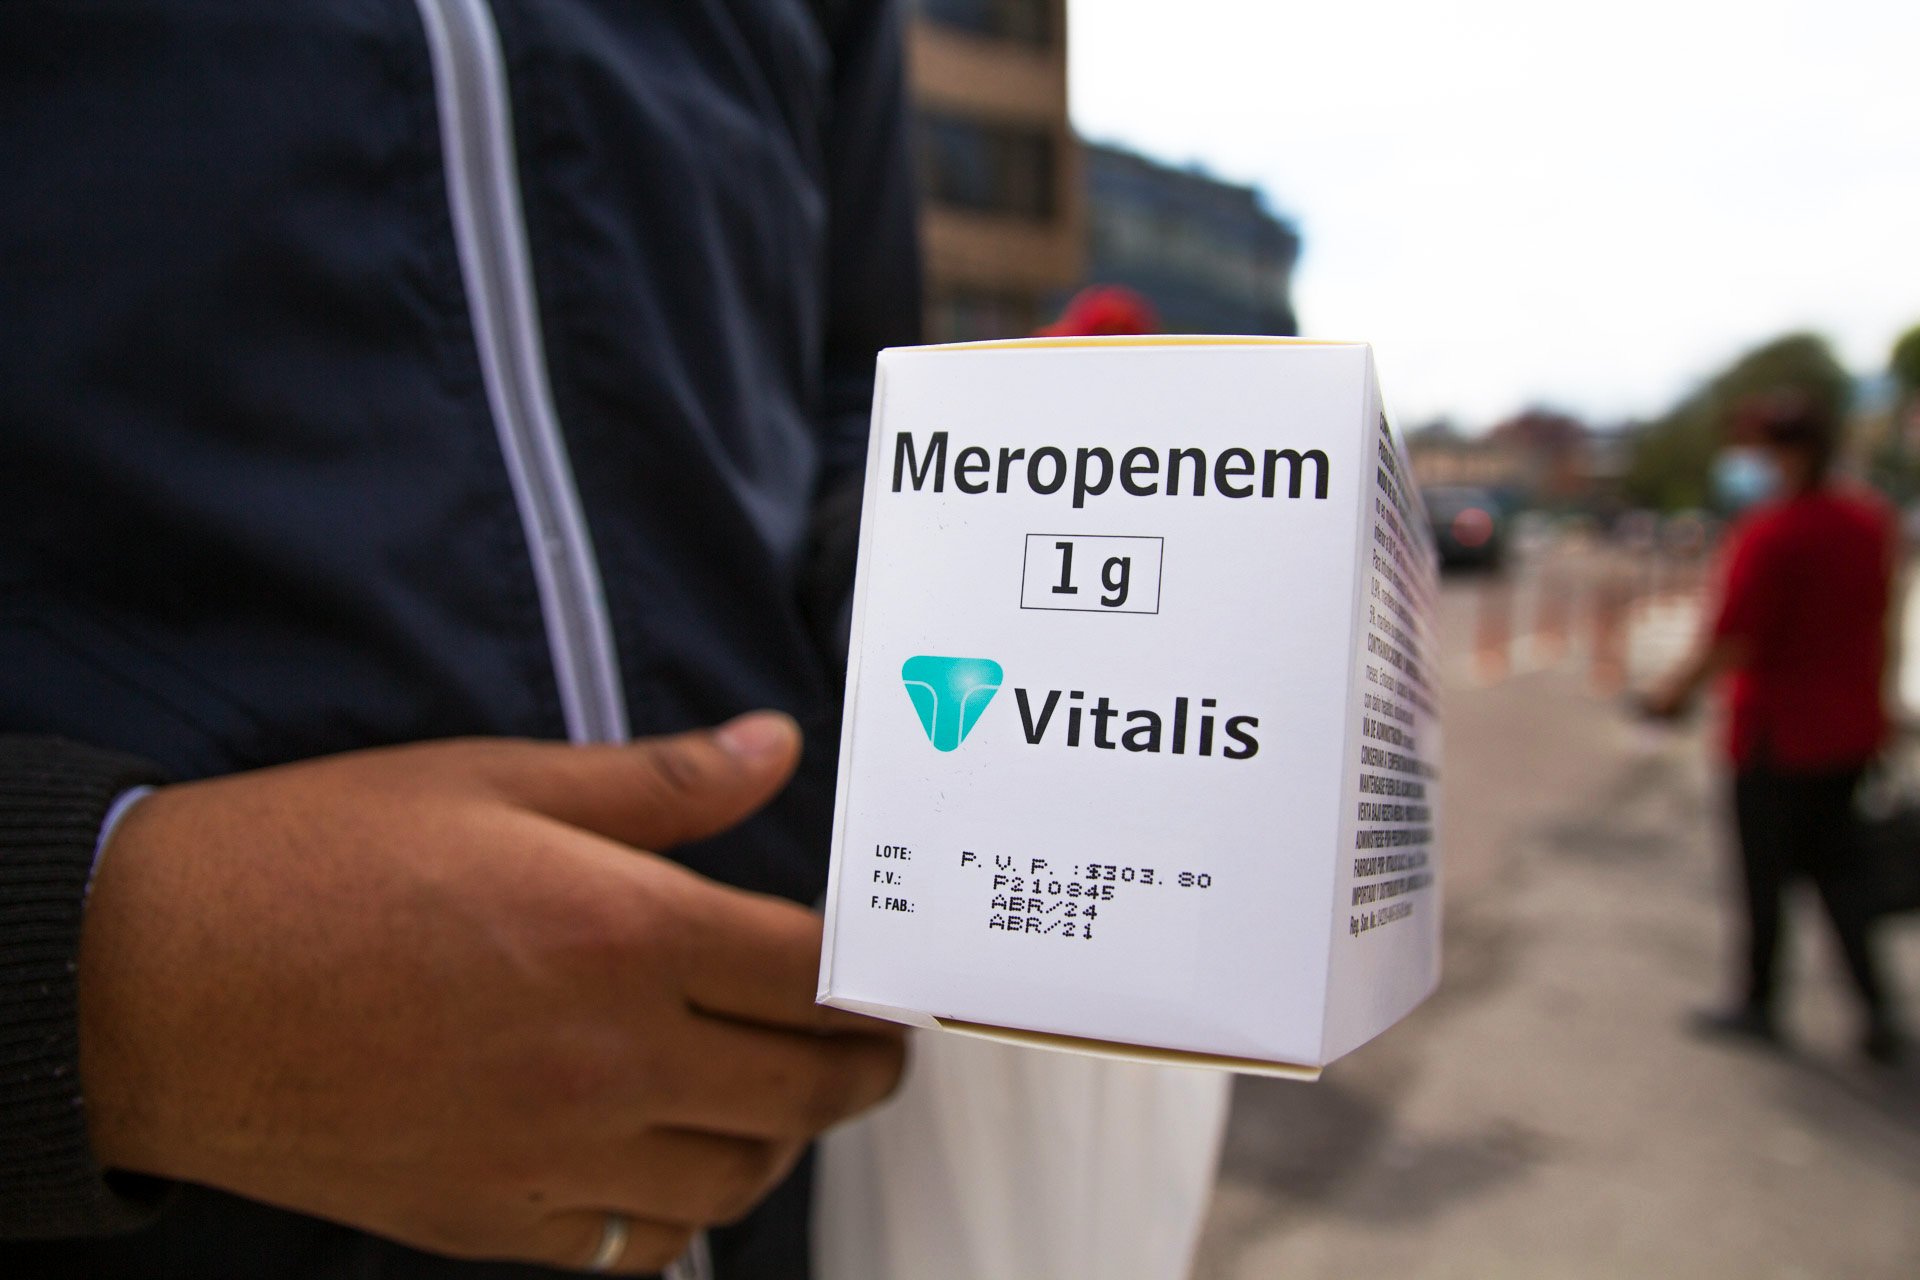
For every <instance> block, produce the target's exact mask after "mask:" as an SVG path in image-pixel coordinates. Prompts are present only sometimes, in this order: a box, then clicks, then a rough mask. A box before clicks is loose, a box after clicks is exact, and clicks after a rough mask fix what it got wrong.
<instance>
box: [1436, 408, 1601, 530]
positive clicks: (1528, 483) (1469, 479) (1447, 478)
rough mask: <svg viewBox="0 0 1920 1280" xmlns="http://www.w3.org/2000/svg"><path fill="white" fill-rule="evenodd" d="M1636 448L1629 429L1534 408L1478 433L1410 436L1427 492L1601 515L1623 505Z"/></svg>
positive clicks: (1443, 428)
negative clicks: (1441, 490) (1490, 495)
mask: <svg viewBox="0 0 1920 1280" xmlns="http://www.w3.org/2000/svg"><path fill="white" fill-rule="evenodd" d="M1630 444H1631V441H1630V439H1629V437H1628V436H1627V434H1626V433H1624V432H1621V431H1597V430H1595V429H1594V428H1592V427H1590V426H1588V425H1587V424H1585V423H1583V422H1581V421H1580V420H1579V419H1577V418H1573V417H1569V416H1568V415H1566V414H1563V413H1555V412H1553V411H1551V410H1546V409H1529V410H1527V411H1525V412H1523V413H1519V414H1516V415H1515V416H1513V417H1511V418H1508V419H1507V420H1506V421H1504V422H1500V423H1497V424H1495V425H1494V426H1493V427H1492V428H1491V429H1489V430H1488V431H1486V432H1485V433H1484V434H1479V435H1463V434H1461V433H1460V432H1458V431H1456V430H1454V429H1453V428H1452V427H1451V426H1450V425H1449V424H1446V423H1431V424H1428V425H1426V426H1423V427H1418V428H1416V429H1414V430H1412V431H1410V432H1408V433H1407V456H1408V462H1409V464H1410V465H1411V467H1412V470H1413V477H1414V480H1415V482H1416V483H1417V484H1419V485H1420V486H1421V487H1422V488H1432V487H1436V486H1446V485H1472V486H1476V487H1479V488H1486V489H1492V490H1495V491H1496V492H1498V493H1500V494H1501V495H1502V496H1503V497H1505V498H1506V499H1507V500H1508V501H1509V502H1512V503H1515V504H1517V505H1522V506H1528V507H1543V508H1547V509H1557V510H1585V511H1589V512H1593V513H1596V514H1598V513H1604V512H1606V511H1608V510H1611V509H1612V508H1614V507H1616V506H1618V505H1619V503H1620V496H1619V490H1620V483H1621V479H1622V477H1623V476H1624V474H1625V471H1626V464H1627V457H1628V452H1629V447H1630Z"/></svg>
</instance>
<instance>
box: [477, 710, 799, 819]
mask: <svg viewBox="0 0 1920 1280" xmlns="http://www.w3.org/2000/svg"><path fill="white" fill-rule="evenodd" d="M799 761H800V726H799V725H797V724H795V723H794V722H793V718H792V717H791V716H788V715H785V714H783V713H781V712H778V711H753V712H749V713H747V714H746V715H743V716H737V717H735V718H734V719H732V720H729V721H727V722H726V723H725V724H723V725H721V726H719V727H718V728H715V729H695V730H693V731H691V732H689V733H677V734H673V735H671V736H668V737H660V738H641V739H639V740H637V741H635V742H631V743H627V744H625V745H622V746H578V747H542V748H539V749H538V750H537V752H535V753H529V755H528V757H527V758H526V760H525V763H524V765H519V766H518V767H515V768H512V769H510V770H508V771H507V772H505V773H503V774H501V775H496V780H497V782H498V783H499V785H500V786H501V789H502V790H503V791H504V792H505V793H506V794H507V796H508V798H510V799H512V800H514V801H515V802H517V803H519V804H520V805H522V806H523V807H525V808H527V809H531V810H533V811H534V812H536V813H541V814H545V815H546V816H548V817H550V818H556V819H558V820H559V821H561V822H565V823H567V824H568V825H570V826H575V827H580V828H583V829H584V830H587V831H592V832H595V833H597V834H599V835H603V836H608V837H610V838H612V839H614V840H618V841H620V842H621V843H623V844H629V845H633V846H635V847H637V848H642V849H670V848H672V847H673V846H674V845H677V844H685V843H686V842H688V841H690V840H700V839H704V838H705V837H707V836H710V835H714V834H716V833H718V832H721V831H725V830H726V829H727V828H728V827H731V826H733V825H734V824H735V823H737V822H740V821H741V820H742V819H744V818H746V817H747V816H748V815H749V814H751V813H753V812H754V811H755V810H757V809H759V808H760V806H761V805H764V804H765V803H766V802H767V801H769V800H771V799H773V797H774V796H775V795H777V794H778V793H779V791H780V789H781V788H782V787H784V786H785V785H786V783H787V779H788V778H790V777H792V776H793V770H794V766H795V765H797V764H798V763H799ZM516 763H518V762H516Z"/></svg>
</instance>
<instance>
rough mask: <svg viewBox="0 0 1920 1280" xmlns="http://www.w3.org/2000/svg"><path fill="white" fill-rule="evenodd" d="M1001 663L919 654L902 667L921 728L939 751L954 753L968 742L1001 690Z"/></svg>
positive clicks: (989, 659) (988, 660) (901, 675)
mask: <svg viewBox="0 0 1920 1280" xmlns="http://www.w3.org/2000/svg"><path fill="white" fill-rule="evenodd" d="M1000 676H1001V671H1000V664H999V663H997V662H995V661H993V660H992V659H991V658H936V657H933V656H931V655H929V654H924V653H923V654H919V655H917V656H915V657H912V658H908V659H907V660H906V662H905V663H904V664H903V665H902V666H901V668H900V682H901V683H902V684H904V685H906V686H907V696H908V697H909V698H912V699H913V709H914V710H915V711H917V712H918V713H919V714H920V727H921V728H922V729H925V730H926V731H927V741H928V742H931V743H932V744H933V745H934V748H935V750H938V751H952V750H953V749H954V748H956V747H958V746H959V745H960V744H961V743H963V742H965V741H966V740H967V735H968V734H969V733H972V732H973V726H974V725H975V724H976V723H977V722H978V721H979V719H980V713H981V712H983V711H985V710H986V709H987V704H988V703H989V702H992V701H993V695H994V694H996V693H998V692H999V691H1000Z"/></svg>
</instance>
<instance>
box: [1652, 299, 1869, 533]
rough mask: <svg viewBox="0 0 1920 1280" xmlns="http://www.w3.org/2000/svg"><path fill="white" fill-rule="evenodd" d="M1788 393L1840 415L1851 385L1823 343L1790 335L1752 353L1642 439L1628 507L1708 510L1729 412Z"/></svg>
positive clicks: (1807, 336)
mask: <svg viewBox="0 0 1920 1280" xmlns="http://www.w3.org/2000/svg"><path fill="white" fill-rule="evenodd" d="M1782 387H1792V388H1794V389H1796V390H1799V391H1803V392H1805V393H1806V394H1807V395H1809V396H1811V397H1812V398H1813V400H1814V402H1815V403H1816V404H1819V405H1821V406H1823V407H1825V408H1827V409H1829V410H1830V411H1832V412H1833V413H1835V414H1837V415H1838V414H1844V413H1845V412H1846V409H1847V402H1848V400H1849V399H1850V398H1851V396H1852V390H1853V384H1852V380H1851V379H1850V378H1849V377H1848V376H1847V371H1846V370H1845V369H1843V368H1841V367H1840V362H1839V361H1838V360H1835V359H1834V358H1833V351H1832V350H1831V349H1830V348H1829V347H1828V346H1827V343H1826V339H1824V338H1822V337H1820V336H1819V335H1817V334H1811V333H1793V334H1788V335H1786V336H1785V337H1781V338H1775V339H1774V340H1773V341H1771V342H1768V343H1766V344H1764V345H1762V346H1759V347H1756V348H1754V349H1753V350H1751V351H1749V352H1747V353H1746V354H1745V355H1743V356H1741V357H1740V358H1739V359H1738V360H1735V361H1734V362H1733V363H1732V364H1730V365H1728V366H1727V367H1726V368H1725V369H1723V370H1721V371H1720V372H1719V373H1718V374H1716V375H1714V376H1713V377H1712V378H1711V379H1709V380H1708V381H1707V382H1706V383H1705V384H1704V385H1702V386H1701V387H1700V388H1699V389H1698V390H1696V391H1694V392H1693V393H1692V394H1690V395H1688V396H1687V397H1686V398H1685V399H1683V400H1681V401H1680V403H1679V404H1677V405H1675V406H1674V407H1673V408H1672V409H1670V410H1668V412H1667V414H1666V416H1665V417H1663V418H1660V419H1658V420H1656V421H1654V422H1652V423H1650V424H1648V425H1647V427H1646V428H1645V429H1644V430H1643V431H1642V432H1641V434H1640V438H1639V440H1638V442H1637V443H1636V444H1635V446H1634V450H1633V457H1632V460H1631V462H1630V463H1629V464H1628V467H1627V476H1626V481H1625V489H1626V492H1627V496H1628V498H1629V500H1631V501H1632V502H1634V503H1636V504H1638V505H1640V506H1646V507H1652V508H1654V509H1656V510H1660V511H1679V510H1684V509H1686V508H1689V507H1705V506H1708V505H1710V504H1711V501H1712V497H1713V495H1712V492H1711V490H1710V486H1709V472H1710V471H1711V469H1712V466H1713V455H1714V453H1715V451H1716V450H1718V449H1719V447H1720V445H1721V442H1722V437H1723V434H1724V432H1725V430H1726V424H1727V420H1728V416H1729V415H1730V413H1731V412H1732V409H1733V406H1734V405H1736V404H1738V403H1739V402H1740V401H1741V400H1743V399H1745V398H1746V397H1747V396H1750V395H1753V394H1756V393H1758V392H1762V391H1770V390H1774V389H1777V388H1782Z"/></svg>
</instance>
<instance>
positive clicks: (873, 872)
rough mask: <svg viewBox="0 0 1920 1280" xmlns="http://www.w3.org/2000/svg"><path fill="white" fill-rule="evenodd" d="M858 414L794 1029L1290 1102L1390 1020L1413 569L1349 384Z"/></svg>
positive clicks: (1259, 364)
mask: <svg viewBox="0 0 1920 1280" xmlns="http://www.w3.org/2000/svg"><path fill="white" fill-rule="evenodd" d="M876 399H877V404H876V413H875V432H874V437H873V444H872V448H871V452H870V455H869V465H868V488H867V494H866V500H865V505H864V510H863V527H862V546H861V562H860V571H859V584H858V588H857V590H856V600H855V635H854V654H853V658H852V660H851V662H850V665H849V672H848V683H849V687H848V702H847V716H846V724H845V733H844V737H843V745H842V758H841V768H840V784H839V795H838V803H837V807H836V815H835V837H834V839H835V843H834V851H833V869H832V875H831V883H830V887H829V893H828V900H827V911H828V934H827V947H826V954H825V955H824V957H823V962H822V989H821V990H822V998H823V999H826V1000H828V1001H829V1002H832V1003H839V1004H843V1005H846V1006H847V1007H856V1008H863V1009H867V1010H868V1011H872V1012H879V1013H881V1014H882V1015H884V1016H897V1017H901V1018H902V1019H905V1020H917V1021H926V1020H927V1019H940V1020H946V1021H954V1022H961V1023H969V1024H980V1025H984V1026H986V1027H1002V1028H1009V1029H1013V1030H1017V1031H1026V1032H1036V1033H1042V1034H1047V1035H1056V1036H1069V1037H1077V1038H1081V1039H1084V1040H1089V1041H1107V1042H1116V1043H1119V1044H1124V1045H1140V1046H1156V1047H1160V1048H1165V1049H1169V1050H1174V1051H1178V1052H1183V1053H1189V1054H1196V1055H1217V1056H1224V1057H1233V1058H1245V1059H1259V1060H1264V1061H1281V1062H1289V1063H1300V1064H1313V1065H1317V1064H1318V1063H1320V1062H1322V1061H1324V1060H1325V1056H1326V1055H1327V1053H1328V1050H1329V1047H1330V1046H1331V1045H1333V1044H1334V1043H1335V1042H1336V1041H1338V1042H1342V1043H1344V1042H1346V1041H1352V1042H1353V1043H1358V1042H1359V1040H1361V1039H1364V1038H1366V1037H1367V1036H1370V1035H1372V1034H1374V1033H1376V1032H1377V1031H1378V1030H1379V1029H1380V1027H1382V1026H1384V1025H1386V1024H1387V1023H1389V1022H1391V1021H1392V1020H1393V1019H1394V1018H1397V1017H1398V1016H1400V1015H1401V1014H1403V1013H1404V1012H1405V1011H1406V1009H1408V1008H1411V1007H1412V1005H1413V1004H1414V1003H1417V1001H1418V1000H1419V998H1420V997H1421V996H1423V995H1424V994H1425V992H1426V991H1427V990H1428V989H1430V987H1431V985H1432V980H1433V976H1434V973H1435V959H1436V956H1437V940H1438V920H1437V911H1436V907H1437V902H1436V901H1435V891H1434V888H1433V885H1434V881H1433V874H1434V869H1435V867H1436V865H1437V864H1436V863H1435V861H1434V859H1433V845H1432V823H1431V809H1432V805H1433V803H1434V796H1433V794H1432V790H1431V789H1432V787H1433V786H1434V785H1435V779H1434V777H1433V772H1434V771H1433V770H1432V769H1431V766H1430V764H1429V763H1428V761H1429V758H1430V754H1431V751H1432V749H1434V748H1435V747H1437V738H1436V737H1435V736H1434V734H1435V733H1436V732H1437V726H1435V725H1433V723H1432V701H1431V698H1430V696H1429V695H1428V693H1427V692H1426V689H1425V672H1424V663H1425V662H1426V661H1427V657H1426V653H1427V649H1428V647H1429V634H1430V623H1429V614H1430V608H1431V574H1432V565H1431V553H1430V547H1429V545H1428V544H1427V542H1426V534H1425V528H1424V522H1423V520H1422V518H1421V517H1419V516H1418V514H1417V501H1418V500H1417V497H1412V496H1410V495H1409V494H1408V493H1407V492H1405V480H1404V468H1403V467H1401V465H1400V463H1399V461H1398V452H1397V449H1396V448H1395V446H1394V445H1393V443H1392V441H1391V437H1390V435H1388V434H1387V432H1386V430H1385V424H1384V419H1383V418H1382V417H1381V416H1380V412H1379V407H1378V400H1377V392H1376V391H1375V390H1374V387H1373V381H1372V369H1371V360H1370V356H1369V354H1368V352H1367V350H1366V348H1365V347H1363V346H1358V345H1354V344H1339V345H1321V346H1282V345H1253V344H1245V345H1227V344H1219V345H1203V344H1193V343H1177V344H1176V343H1170V344H1168V345H1165V346H1142V345H1139V344H1137V343H1135V344H1121V343H1113V344H1102V343H1098V342H1096V343H1092V344H1075V345H1072V346H1064V347H1063V346H1059V345H1051V344H1046V343H1032V344H994V345H988V346H982V347H973V348H968V347H959V348H945V349H942V348H927V349H913V350H905V351H897V352H888V353H886V354H885V355H884V356H883V357H882V374H881V383H880V389H879V394H878V396H877V397H876ZM1383 484H1385V485H1392V486H1394V489H1393V492H1392V493H1391V494H1389V493H1388V492H1387V490H1385V489H1383V488H1382V485H1383ZM1383 530H1384V532H1383ZM1430 730H1432V731H1433V732H1430ZM1337 1002H1343V1003H1344V1007H1343V1008H1342V1009H1340V1010H1336V1009H1335V1008H1334V1007H1333V1006H1334V1004H1335V1003H1337ZM1346 1047H1351V1045H1350V1044H1348V1045H1346Z"/></svg>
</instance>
